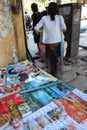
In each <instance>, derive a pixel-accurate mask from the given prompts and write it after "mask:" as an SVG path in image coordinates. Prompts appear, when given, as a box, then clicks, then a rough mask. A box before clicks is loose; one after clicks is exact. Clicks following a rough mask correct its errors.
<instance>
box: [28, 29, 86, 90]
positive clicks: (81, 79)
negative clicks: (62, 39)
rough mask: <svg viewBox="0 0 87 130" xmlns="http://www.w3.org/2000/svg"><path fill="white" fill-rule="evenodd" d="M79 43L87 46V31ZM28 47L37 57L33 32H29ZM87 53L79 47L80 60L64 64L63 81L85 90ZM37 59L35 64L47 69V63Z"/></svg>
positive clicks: (81, 35) (82, 34)
mask: <svg viewBox="0 0 87 130" xmlns="http://www.w3.org/2000/svg"><path fill="white" fill-rule="evenodd" d="M79 45H82V46H86V47H87V33H86V32H85V33H81V34H80V39H79ZM28 48H29V51H30V53H31V55H32V57H35V52H37V45H36V44H35V43H34V41H33V36H32V32H29V34H28ZM86 55H87V50H85V49H83V48H81V47H79V55H78V60H77V62H75V63H71V62H67V63H65V64H64V76H63V79H62V80H63V81H65V82H67V83H68V84H70V85H72V86H74V87H76V88H79V89H80V90H82V91H84V90H85V89H87V61H85V60H84V58H85V56H86ZM39 60H40V59H36V60H35V64H36V65H37V66H38V67H40V68H42V69H43V70H45V71H46V64H45V63H42V62H40V61H39Z"/></svg>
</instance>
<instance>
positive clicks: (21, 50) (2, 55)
mask: <svg viewBox="0 0 87 130" xmlns="http://www.w3.org/2000/svg"><path fill="white" fill-rule="evenodd" d="M14 1H15V3H14ZM18 1H19V0H18ZM12 5H13V6H14V7H15V6H16V0H11V1H10V0H0V67H4V66H6V65H7V64H8V63H10V62H17V61H18V60H19V59H20V60H23V59H26V50H25V36H24V25H23V14H22V7H21V4H20V11H19V13H18V14H15V13H14V11H13V12H12V8H11V6H12ZM15 9H16V8H15Z"/></svg>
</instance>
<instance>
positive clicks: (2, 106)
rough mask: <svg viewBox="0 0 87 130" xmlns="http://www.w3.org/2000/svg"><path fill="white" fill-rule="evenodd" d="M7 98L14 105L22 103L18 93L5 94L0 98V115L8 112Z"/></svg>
mask: <svg viewBox="0 0 87 130" xmlns="http://www.w3.org/2000/svg"><path fill="white" fill-rule="evenodd" d="M8 100H11V101H12V102H13V103H15V104H16V105H19V104H22V103H24V101H23V99H22V98H21V96H20V95H19V94H18V93H15V94H11V95H8V96H5V97H3V98H1V99H0V115H1V114H4V113H8V111H9V109H8V106H9V103H8Z"/></svg>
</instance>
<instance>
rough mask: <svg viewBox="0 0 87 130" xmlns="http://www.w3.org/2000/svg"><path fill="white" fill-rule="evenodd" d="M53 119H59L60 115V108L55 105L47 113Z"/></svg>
mask: <svg viewBox="0 0 87 130" xmlns="http://www.w3.org/2000/svg"><path fill="white" fill-rule="evenodd" d="M47 114H48V115H49V116H50V117H51V118H52V119H53V120H54V121H55V120H57V119H60V118H61V116H62V112H61V109H60V108H58V107H56V108H54V109H52V110H51V111H49V112H48V113H47Z"/></svg>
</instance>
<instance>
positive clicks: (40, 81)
mask: <svg viewBox="0 0 87 130" xmlns="http://www.w3.org/2000/svg"><path fill="white" fill-rule="evenodd" d="M49 82H50V78H49V77H48V76H46V75H45V74H43V73H42V74H41V75H38V76H36V77H35V78H34V79H33V80H32V81H31V82H30V85H31V86H32V87H34V88H35V87H39V86H41V85H44V84H47V83H49Z"/></svg>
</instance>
